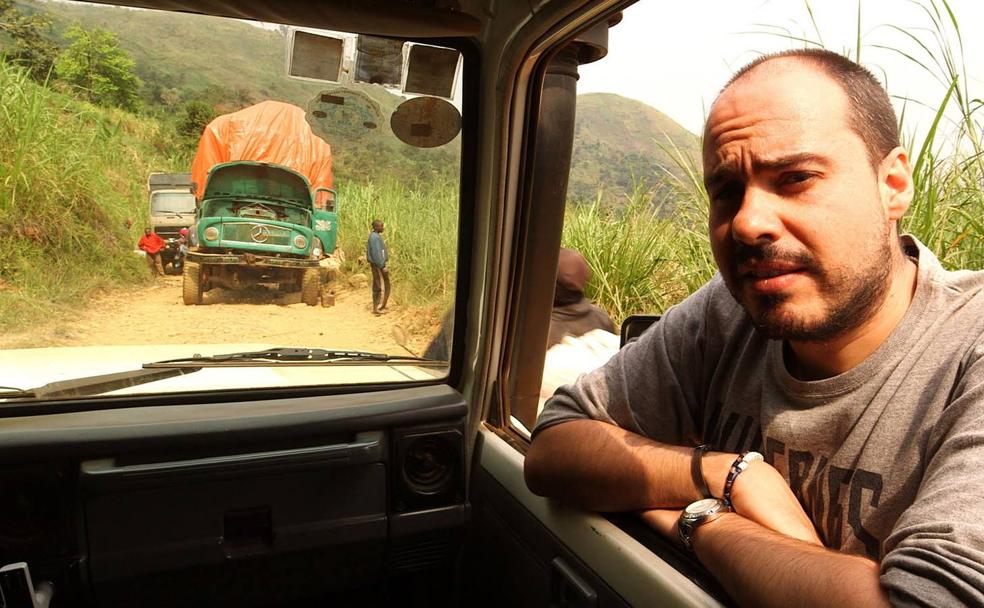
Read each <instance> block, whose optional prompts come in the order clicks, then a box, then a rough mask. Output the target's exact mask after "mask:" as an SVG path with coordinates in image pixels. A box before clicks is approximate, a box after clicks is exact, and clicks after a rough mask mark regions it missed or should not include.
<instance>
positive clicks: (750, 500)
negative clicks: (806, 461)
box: [731, 462, 823, 547]
mask: <svg viewBox="0 0 984 608" xmlns="http://www.w3.org/2000/svg"><path fill="white" fill-rule="evenodd" d="M731 506H732V508H734V510H735V512H736V513H738V514H739V515H741V516H743V517H747V518H748V519H750V520H752V521H754V522H755V523H757V524H759V525H761V526H764V527H766V528H768V529H770V530H772V531H774V532H778V533H780V534H784V535H786V536H788V537H790V538H795V539H797V540H801V541H803V542H806V543H810V544H813V545H817V546H820V547H822V546H823V541H821V540H820V537H819V536H818V535H817V530H816V528H815V527H814V526H813V522H812V521H810V518H809V516H807V514H806V512H805V511H803V507H802V506H801V505H800V503H799V501H798V500H796V496H794V495H793V491H792V490H790V489H789V486H788V485H787V484H786V480H785V479H783V477H782V475H781V474H780V473H779V471H777V470H776V469H775V468H773V467H772V466H771V465H769V464H768V463H765V462H753V463H752V464H751V465H750V466H749V467H748V468H747V469H745V472H744V473H742V474H741V475H739V476H738V479H736V480H735V484H734V485H733V486H732V488H731Z"/></svg>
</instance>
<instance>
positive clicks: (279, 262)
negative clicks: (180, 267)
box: [187, 251, 318, 268]
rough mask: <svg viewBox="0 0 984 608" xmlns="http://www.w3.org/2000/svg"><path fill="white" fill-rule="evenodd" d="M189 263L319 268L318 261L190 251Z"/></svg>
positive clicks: (249, 254)
mask: <svg viewBox="0 0 984 608" xmlns="http://www.w3.org/2000/svg"><path fill="white" fill-rule="evenodd" d="M187 261H189V262H197V263H199V264H219V265H223V266H259V267H266V268H318V260H305V259H301V258H277V257H272V256H266V255H257V254H255V253H201V252H194V251H189V252H188V256H187Z"/></svg>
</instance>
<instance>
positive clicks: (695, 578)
mask: <svg viewBox="0 0 984 608" xmlns="http://www.w3.org/2000/svg"><path fill="white" fill-rule="evenodd" d="M619 8H620V7H619V6H617V5H615V4H609V5H607V6H600V5H596V6H593V7H591V8H584V9H582V10H573V11H572V12H571V13H570V14H568V15H566V19H560V20H558V22H553V23H549V22H542V23H537V22H536V21H535V20H533V23H531V24H530V28H531V29H536V28H537V27H539V28H540V29H539V30H538V33H539V34H540V37H539V38H538V39H537V42H536V43H534V44H533V46H532V47H531V49H530V50H529V52H528V54H527V55H526V56H525V58H524V59H525V61H526V64H525V65H524V66H523V68H522V69H520V70H519V71H518V73H517V74H516V75H515V77H516V78H517V83H516V89H517V90H518V91H523V92H525V93H526V95H527V96H525V97H524V96H523V95H521V94H519V93H516V94H514V96H513V97H512V99H510V100H509V103H510V104H511V105H510V109H511V110H512V112H514V113H515V114H518V115H522V122H523V123H524V127H525V129H524V130H523V131H522V133H521V137H517V138H516V139H515V140H513V141H510V144H511V145H512V149H511V152H513V153H515V154H521V155H522V165H521V167H522V168H521V169H520V171H521V172H522V176H523V180H522V182H521V183H520V184H518V187H517V192H516V200H515V204H516V206H517V209H516V211H515V218H516V225H515V226H514V227H513V230H514V232H513V239H512V241H511V242H509V243H505V244H504V246H505V247H507V248H509V255H510V256H511V257H510V260H511V266H510V267H509V269H508V270H509V279H510V283H509V285H508V288H507V290H506V300H507V302H506V304H505V307H506V308H507V311H506V312H505V314H504V317H505V318H504V324H505V329H504V330H503V333H502V336H503V337H502V342H503V350H502V352H501V353H500V355H499V357H500V358H499V362H500V363H499V365H500V367H499V371H500V376H499V377H498V379H497V384H496V389H497V390H496V391H495V392H494V393H493V394H492V395H491V396H490V402H489V404H488V406H487V407H486V408H485V409H484V412H485V418H484V420H483V421H482V422H481V424H480V425H479V428H478V436H477V441H476V447H475V449H474V455H473V459H472V467H473V469H472V476H471V478H470V480H469V484H470V496H471V501H472V524H471V527H472V532H471V536H470V543H471V544H470V546H469V552H470V561H469V562H468V563H469V575H470V576H471V579H470V581H471V587H470V589H471V593H472V594H473V595H472V596H470V600H471V601H472V602H474V603H475V604H476V605H489V606H493V605H517V606H657V605H658V606H663V605H666V606H708V605H722V604H728V603H729V599H728V598H727V596H726V595H725V594H724V593H723V591H722V590H721V588H720V587H719V586H718V585H717V583H716V582H715V581H714V580H713V578H712V577H710V576H709V575H708V573H707V572H706V571H705V570H704V569H703V568H702V567H701V566H700V564H699V563H698V562H697V561H696V560H695V559H694V558H693V557H692V556H690V555H687V554H686V553H684V552H682V551H680V550H679V549H677V548H676V547H675V546H673V545H671V544H670V543H668V542H666V541H665V540H663V539H662V538H660V537H658V536H657V535H656V534H655V533H654V532H653V531H652V530H650V529H648V528H647V527H646V526H645V525H643V524H642V523H641V521H640V520H638V519H637V518H636V517H635V516H634V515H633V514H616V515H608V516H605V515H603V514H596V513H586V512H582V511H579V510H577V509H574V508H571V507H567V506H564V505H561V504H558V503H555V502H553V501H550V500H548V499H545V498H542V497H539V496H536V495H534V494H533V493H532V492H530V490H529V489H528V488H527V487H526V483H525V481H524V478H523V460H524V454H525V451H526V449H527V448H528V446H529V441H530V429H531V428H532V427H533V424H534V422H535V418H536V413H537V407H538V405H540V404H541V403H542V400H541V395H540V385H541V378H542V372H543V365H544V354H545V350H546V348H545V344H546V338H547V327H548V326H549V320H550V308H551V305H552V300H553V287H554V277H555V273H556V259H557V251H558V249H559V247H560V233H561V228H562V218H563V214H564V206H565V203H566V196H565V195H566V192H567V175H568V171H569V168H570V161H571V143H572V141H571V140H572V136H573V133H572V131H573V124H572V123H573V114H574V104H575V98H574V96H575V92H576V75H577V68H578V65H579V64H584V63H588V62H591V61H594V60H597V59H600V58H601V57H603V56H604V54H605V52H606V43H607V29H608V27H609V26H610V25H612V24H615V23H617V22H618V20H619V18H620V16H619V15H618V9H619ZM524 77H525V78H526V80H524ZM517 121H519V119H517Z"/></svg>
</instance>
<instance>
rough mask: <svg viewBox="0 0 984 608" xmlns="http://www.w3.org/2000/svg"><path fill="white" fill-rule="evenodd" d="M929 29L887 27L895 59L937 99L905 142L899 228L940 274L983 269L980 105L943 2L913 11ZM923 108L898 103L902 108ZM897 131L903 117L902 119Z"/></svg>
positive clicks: (928, 0)
mask: <svg viewBox="0 0 984 608" xmlns="http://www.w3.org/2000/svg"><path fill="white" fill-rule="evenodd" d="M917 4H918V6H919V7H920V8H921V9H922V12H923V14H924V15H925V17H926V20H927V21H928V22H929V26H928V27H926V28H922V29H920V30H915V31H914V30H912V29H906V28H901V27H897V26H894V25H889V26H887V27H889V28H890V30H891V31H893V32H895V33H897V34H898V35H899V36H900V37H901V40H902V41H903V43H906V42H907V43H908V46H909V47H911V48H912V50H911V51H909V50H905V49H903V48H902V43H900V44H899V45H897V46H891V47H889V46H886V45H878V48H882V49H885V50H888V51H890V52H893V53H896V54H899V55H901V56H903V57H905V58H906V59H908V60H909V61H910V62H911V64H912V65H913V66H915V67H918V68H919V69H921V70H924V71H925V72H926V73H928V74H930V75H931V76H932V77H933V78H934V79H935V80H936V81H937V82H938V83H939V84H940V90H941V91H945V92H943V93H942V94H941V97H940V99H939V100H938V101H937V102H936V103H935V104H934V105H933V107H934V109H935V116H934V120H933V122H932V125H931V126H930V128H929V129H927V130H926V133H925V135H924V136H923V137H922V140H921V141H916V140H915V138H913V137H911V136H910V137H907V139H908V140H909V141H907V142H906V144H907V147H908V148H909V149H910V151H911V156H912V162H913V178H914V183H915V198H914V200H913V204H912V206H911V208H910V210H909V213H908V214H907V215H906V217H904V218H903V220H902V223H901V227H902V229H903V231H908V232H911V233H913V234H915V235H916V236H918V237H919V239H920V240H921V241H922V242H923V243H925V244H926V245H927V246H928V247H929V248H930V249H932V250H933V251H934V252H935V253H936V255H937V256H938V257H939V258H940V261H941V262H942V263H943V264H944V266H946V267H948V268H973V269H980V268H984V128H982V125H981V108H982V106H984V102H982V101H981V99H980V98H975V97H974V96H973V95H972V94H971V92H970V90H969V88H968V84H969V82H968V78H967V71H966V67H965V65H964V44H963V34H962V33H961V31H960V22H959V20H958V18H957V16H956V14H955V13H954V12H953V10H952V9H951V7H950V5H949V3H948V2H947V1H946V0H940V1H939V2H937V1H936V0H923V1H921V2H918V3H917ZM910 102H911V103H919V104H923V103H924V102H922V101H920V100H908V99H907V100H906V103H907V104H908V103H910ZM901 122H902V124H901V126H902V129H903V132H904V131H905V127H906V122H905V115H904V114H903V117H902V121H901Z"/></svg>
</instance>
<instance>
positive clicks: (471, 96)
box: [0, 3, 482, 419]
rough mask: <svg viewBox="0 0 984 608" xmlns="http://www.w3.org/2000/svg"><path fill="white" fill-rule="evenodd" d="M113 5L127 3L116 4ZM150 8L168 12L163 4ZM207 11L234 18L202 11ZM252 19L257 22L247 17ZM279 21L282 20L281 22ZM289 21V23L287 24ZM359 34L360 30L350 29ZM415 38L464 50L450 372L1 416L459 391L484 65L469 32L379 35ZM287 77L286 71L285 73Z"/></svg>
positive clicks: (92, 401) (153, 397) (109, 398)
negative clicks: (419, 377)
mask: <svg viewBox="0 0 984 608" xmlns="http://www.w3.org/2000/svg"><path fill="white" fill-rule="evenodd" d="M111 5H114V6H125V4H124V5H115V4H112V3H111ZM147 10H151V11H160V12H170V11H167V10H164V9H160V8H151V9H147ZM198 14H201V15H203V16H216V17H221V18H224V19H231V17H228V16H225V15H221V14H214V15H212V14H210V13H206V12H199V13H198ZM248 20H249V21H257V20H255V19H248ZM277 25H280V24H279V23H278V24H277ZM283 25H288V26H291V24H283ZM349 33H353V34H358V33H360V32H354V31H353V32H349ZM372 35H374V36H377V37H388V38H393V39H400V40H404V41H407V42H416V43H421V44H427V45H431V46H443V47H446V48H452V49H455V50H457V51H458V52H459V53H461V66H462V73H461V77H460V79H459V82H460V83H461V130H460V132H459V135H460V138H461V139H460V144H459V145H460V162H459V166H458V206H457V213H458V218H457V224H458V234H457V239H456V245H455V280H454V285H455V293H454V298H453V300H452V301H453V311H454V323H453V327H452V332H451V342H450V344H449V345H448V346H449V353H450V356H449V360H448V371H447V374H446V375H444V376H443V377H437V378H434V379H433V380H429V379H428V380H407V381H400V382H368V383H358V384H317V385H302V386H289V387H247V388H229V389H219V390H199V391H173V392H164V393H146V394H137V395H93V396H84V397H78V398H59V399H51V400H38V401H23V402H10V403H0V419H4V418H15V417H20V416H36V415H46V414H58V413H66V412H82V411H89V410H112V409H121V408H140V407H157V406H169V405H189V404H211V403H226V402H236V401H263V400H271V399H292V398H304V397H317V396H332V395H344V394H362V393H371V392H379V391H388V390H403V389H410V388H418V387H427V386H435V385H441V384H446V385H448V386H450V387H451V388H454V389H455V390H460V387H461V385H462V376H463V372H464V368H463V363H464V352H463V351H464V347H465V333H466V329H467V322H466V321H467V314H468V308H467V307H468V303H469V296H470V293H469V292H470V288H471V282H472V259H473V251H472V247H471V242H472V231H473V226H474V220H473V217H474V215H475V210H476V208H477V172H478V167H477V162H478V160H477V159H478V153H477V151H478V128H479V86H480V74H481V72H480V70H481V66H482V61H481V53H480V51H479V48H478V47H477V46H476V44H475V43H474V41H473V40H471V39H469V38H467V37H463V36H462V37H457V36H456V37H436V38H423V37H419V36H411V37H396V36H380V35H379V34H372ZM284 77H285V78H286V77H287V75H286V74H285V75H284Z"/></svg>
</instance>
